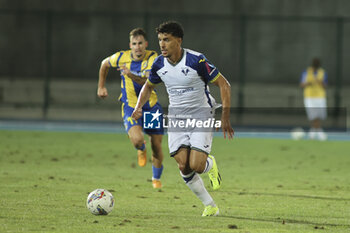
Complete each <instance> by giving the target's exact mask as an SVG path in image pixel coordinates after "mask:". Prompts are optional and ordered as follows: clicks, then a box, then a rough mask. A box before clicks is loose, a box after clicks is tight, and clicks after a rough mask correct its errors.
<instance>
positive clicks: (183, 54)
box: [166, 49, 186, 66]
mask: <svg viewBox="0 0 350 233" xmlns="http://www.w3.org/2000/svg"><path fill="white" fill-rule="evenodd" d="M182 51H183V53H182V56H181V58H180V60H179V61H178V62H176V63H175V64H174V63H172V62H170V61H169V60H168V58H166V60H167V62H168V63H169V64H170V65H172V66H176V65H177V64H179V63H180V62H181V61H182V59H183V58H184V56H185V53H186V51H185V50H184V49H182Z"/></svg>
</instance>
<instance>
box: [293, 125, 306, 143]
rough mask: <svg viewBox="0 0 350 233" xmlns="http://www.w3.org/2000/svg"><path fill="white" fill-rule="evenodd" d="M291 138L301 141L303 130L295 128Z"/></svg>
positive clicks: (303, 134) (303, 135)
mask: <svg viewBox="0 0 350 233" xmlns="http://www.w3.org/2000/svg"><path fill="white" fill-rule="evenodd" d="M291 137H292V139H294V140H300V139H303V138H304V137H305V132H304V130H303V128H301V127H297V128H294V129H292V131H291Z"/></svg>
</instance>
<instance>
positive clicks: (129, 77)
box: [97, 28, 164, 188]
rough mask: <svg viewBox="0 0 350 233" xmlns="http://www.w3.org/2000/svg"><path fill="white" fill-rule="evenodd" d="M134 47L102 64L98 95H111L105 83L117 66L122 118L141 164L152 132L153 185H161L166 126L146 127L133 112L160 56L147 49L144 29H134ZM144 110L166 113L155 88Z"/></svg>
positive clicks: (132, 41)
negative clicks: (111, 70)
mask: <svg viewBox="0 0 350 233" xmlns="http://www.w3.org/2000/svg"><path fill="white" fill-rule="evenodd" d="M129 45H130V50H125V51H119V52H117V53H115V54H113V55H111V56H109V57H107V58H105V59H104V60H103V61H102V63H101V67H100V72H99V81H98V90H97V95H98V97H100V98H102V99H104V98H106V97H107V96H108V92H107V88H106V86H105V83H106V77H107V74H108V70H109V68H110V67H113V68H117V69H118V70H119V71H120V74H121V92H122V93H121V95H120V97H119V100H120V101H121V102H122V117H123V120H124V126H125V130H126V131H127V133H128V135H129V138H130V141H131V143H132V144H133V145H134V147H135V148H136V149H137V156H138V164H139V166H141V167H143V166H145V165H146V162H147V157H146V147H145V140H144V134H143V132H145V133H146V134H148V135H149V137H150V142H151V147H152V152H153V153H152V172H153V176H152V185H153V187H154V188H161V186H162V184H161V182H160V177H161V175H162V171H163V165H162V162H163V151H162V145H161V144H162V137H163V134H164V129H163V127H161V128H160V129H144V128H143V119H142V118H140V119H138V120H134V119H132V118H131V114H132V112H133V110H134V107H135V106H136V102H137V97H138V95H139V93H140V91H141V88H142V86H143V84H144V83H145V82H146V80H147V78H148V76H149V72H150V70H151V67H152V64H153V61H154V59H155V58H156V57H157V56H158V55H157V53H156V52H155V51H150V50H146V48H147V46H148V42H147V36H146V33H145V31H144V30H143V29H141V28H135V29H133V30H132V31H131V32H130V44H129ZM143 111H159V112H160V113H163V110H162V107H161V105H160V104H159V103H158V97H157V94H156V93H155V92H154V91H153V92H152V94H151V96H150V98H149V99H148V101H147V103H146V105H145V106H144V107H143Z"/></svg>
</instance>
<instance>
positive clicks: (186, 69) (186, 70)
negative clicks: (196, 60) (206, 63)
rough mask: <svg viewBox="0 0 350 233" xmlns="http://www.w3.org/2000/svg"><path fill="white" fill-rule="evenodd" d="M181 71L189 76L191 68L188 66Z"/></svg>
mask: <svg viewBox="0 0 350 233" xmlns="http://www.w3.org/2000/svg"><path fill="white" fill-rule="evenodd" d="M181 72H182V73H183V74H184V75H185V76H187V74H188V72H190V70H189V69H188V68H187V67H185V68H181Z"/></svg>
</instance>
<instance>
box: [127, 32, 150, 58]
mask: <svg viewBox="0 0 350 233" xmlns="http://www.w3.org/2000/svg"><path fill="white" fill-rule="evenodd" d="M147 46H148V42H147V41H146V40H145V38H144V37H143V36H135V37H133V36H132V37H130V49H131V54H132V57H133V58H134V59H135V60H142V59H143V57H144V56H145V54H146V48H147Z"/></svg>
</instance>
